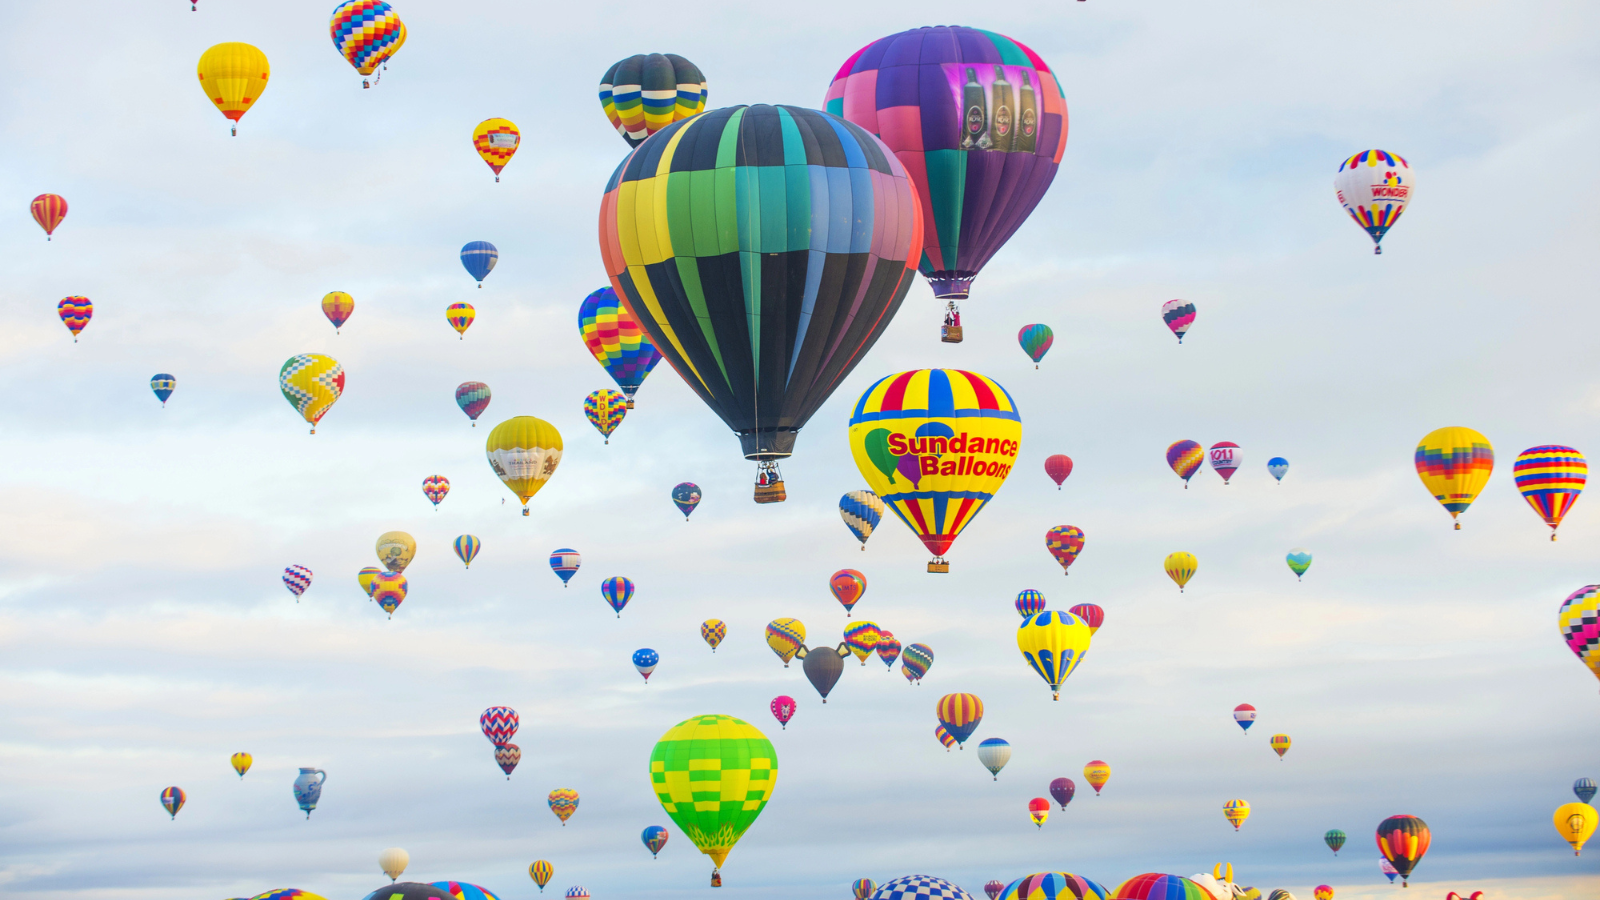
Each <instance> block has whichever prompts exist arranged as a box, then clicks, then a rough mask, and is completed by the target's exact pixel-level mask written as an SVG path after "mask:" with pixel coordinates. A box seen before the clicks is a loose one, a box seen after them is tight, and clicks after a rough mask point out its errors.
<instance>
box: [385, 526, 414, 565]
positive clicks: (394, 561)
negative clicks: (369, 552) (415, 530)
mask: <svg viewBox="0 0 1600 900" xmlns="http://www.w3.org/2000/svg"><path fill="white" fill-rule="evenodd" d="M374 549H375V550H376V551H377V554H378V562H379V563H380V564H381V565H382V566H383V567H384V568H385V569H388V570H389V571H391V572H404V571H405V570H406V566H409V565H411V560H412V559H414V558H415V557H416V555H417V540H416V538H413V537H412V536H411V535H409V534H406V533H405V532H404V531H385V532H384V533H383V534H380V535H378V542H377V545H376V546H375V547H374Z"/></svg>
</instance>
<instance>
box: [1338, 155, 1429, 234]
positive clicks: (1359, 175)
mask: <svg viewBox="0 0 1600 900" xmlns="http://www.w3.org/2000/svg"><path fill="white" fill-rule="evenodd" d="M1416 186H1417V178H1416V175H1414V174H1413V173H1412V171H1411V164H1410V163H1408V162H1406V160H1405V157H1403V156H1399V155H1397V154H1394V153H1388V152H1385V151H1383V150H1363V151H1361V152H1360V153H1357V154H1356V155H1355V156H1352V157H1350V158H1349V159H1347V160H1345V161H1344V162H1342V163H1340V164H1339V173H1338V174H1337V175H1335V176H1334V177H1333V189H1334V193H1335V194H1336V195H1337V196H1338V197H1339V205H1340V206H1343V207H1344V211H1345V212H1347V213H1349V214H1350V218H1352V219H1354V220H1355V222H1356V224H1357V225H1359V226H1360V227H1361V230H1362V231H1365V232H1366V233H1367V234H1368V235H1369V236H1371V238H1372V252H1373V253H1382V252H1383V236H1384V235H1386V234H1388V233H1389V229H1390V228H1393V227H1394V223H1395V222H1398V221H1400V214H1401V213H1403V212H1405V211H1406V205H1407V204H1408V203H1410V202H1411V193H1412V191H1413V190H1414V189H1415V188H1416Z"/></svg>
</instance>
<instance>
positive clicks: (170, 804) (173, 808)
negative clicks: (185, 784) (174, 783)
mask: <svg viewBox="0 0 1600 900" xmlns="http://www.w3.org/2000/svg"><path fill="white" fill-rule="evenodd" d="M186 799H188V795H187V794H185V793H184V792H183V788H181V787H169V788H166V789H164V790H162V791H161V808H162V809H165V810H166V811H167V814H168V815H170V816H172V818H173V819H177V818H178V810H180V809H183V801H184V800H186Z"/></svg>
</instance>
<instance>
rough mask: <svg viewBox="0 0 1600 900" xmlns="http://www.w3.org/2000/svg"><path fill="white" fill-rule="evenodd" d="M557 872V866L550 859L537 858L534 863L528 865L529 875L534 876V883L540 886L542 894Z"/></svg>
mask: <svg viewBox="0 0 1600 900" xmlns="http://www.w3.org/2000/svg"><path fill="white" fill-rule="evenodd" d="M555 874H556V871H555V867H554V866H551V865H550V862H549V861H548V860H543V859H540V860H535V861H534V863H533V865H531V866H529V867H528V877H530V878H532V879H533V883H534V884H537V885H538V886H539V893H541V894H542V893H544V886H545V885H547V884H549V883H550V879H551V878H553V877H555Z"/></svg>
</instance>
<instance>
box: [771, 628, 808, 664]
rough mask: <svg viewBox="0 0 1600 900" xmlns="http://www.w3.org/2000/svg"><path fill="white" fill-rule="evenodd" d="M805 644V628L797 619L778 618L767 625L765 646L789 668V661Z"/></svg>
mask: <svg viewBox="0 0 1600 900" xmlns="http://www.w3.org/2000/svg"><path fill="white" fill-rule="evenodd" d="M805 642H806V626H805V623H803V622H801V621H800V620H799V619H788V618H778V619H773V620H772V621H771V622H768V623H767V646H768V647H771V648H772V652H773V653H776V654H778V658H779V659H781V660H783V667H784V668H785V669H787V668H789V660H791V659H794V655H795V654H796V653H798V652H799V651H800V648H801V647H802V646H804V645H805Z"/></svg>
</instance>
